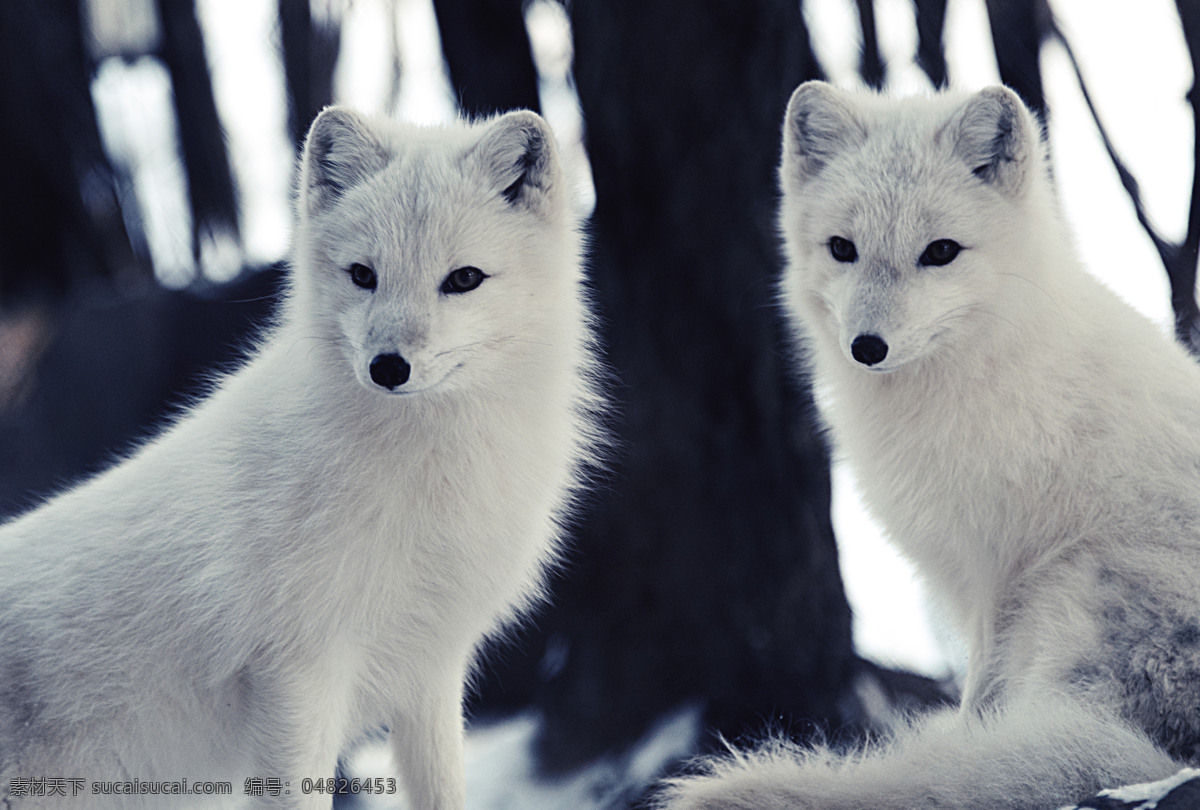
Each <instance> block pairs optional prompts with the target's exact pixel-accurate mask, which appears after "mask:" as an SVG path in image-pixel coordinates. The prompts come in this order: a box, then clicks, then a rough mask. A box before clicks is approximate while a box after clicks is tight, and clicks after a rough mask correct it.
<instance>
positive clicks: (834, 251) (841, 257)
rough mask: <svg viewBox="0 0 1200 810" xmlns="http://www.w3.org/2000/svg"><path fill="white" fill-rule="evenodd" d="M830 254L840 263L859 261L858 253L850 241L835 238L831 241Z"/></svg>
mask: <svg viewBox="0 0 1200 810" xmlns="http://www.w3.org/2000/svg"><path fill="white" fill-rule="evenodd" d="M829 254H830V255H831V256H833V258H835V259H837V260H838V261H839V262H847V263H848V262H852V261H855V260H857V259H858V251H857V250H856V249H855V247H854V243H853V242H851V241H850V240H849V239H843V238H842V237H840V236H835V237H833V238H832V239H830V240H829Z"/></svg>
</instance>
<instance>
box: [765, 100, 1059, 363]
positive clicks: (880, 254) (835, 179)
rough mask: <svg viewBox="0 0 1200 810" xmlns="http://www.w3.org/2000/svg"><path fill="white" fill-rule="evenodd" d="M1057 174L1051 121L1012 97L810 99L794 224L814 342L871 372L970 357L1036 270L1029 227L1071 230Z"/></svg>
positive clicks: (799, 141) (808, 334) (792, 172)
mask: <svg viewBox="0 0 1200 810" xmlns="http://www.w3.org/2000/svg"><path fill="white" fill-rule="evenodd" d="M1044 163H1045V158H1044V151H1043V147H1042V144H1041V140H1040V133H1039V128H1038V124H1037V121H1036V120H1035V118H1034V117H1033V115H1032V114H1031V113H1030V112H1029V111H1028V109H1027V108H1026V107H1025V105H1024V104H1022V102H1021V100H1020V99H1019V98H1018V97H1017V96H1016V94H1015V93H1013V92H1012V91H1011V90H1008V89H1006V88H1003V87H992V88H988V89H985V90H982V91H980V92H978V93H976V94H974V95H972V96H969V97H964V96H956V95H951V94H943V95H940V96H936V97H933V98H926V99H904V100H899V101H897V100H891V99H886V98H883V97H881V96H875V95H868V94H857V93H849V92H843V91H839V90H837V89H835V88H833V87H831V86H830V85H828V84H825V83H822V82H808V83H805V84H802V85H801V86H800V87H798V88H797V89H796V91H795V93H794V94H793V95H792V98H791V101H790V103H789V105H788V110H787V115H786V119H785V122H784V127H783V159H782V165H781V168H780V183H781V188H782V191H783V201H782V205H781V208H780V223H779V224H780V228H781V231H782V235H783V239H784V244H785V249H786V252H787V258H788V260H789V262H788V264H789V266H788V269H787V271H786V272H785V274H784V277H783V280H782V295H783V301H784V304H785V308H786V309H787V310H788V312H789V314H790V315H791V316H792V317H793V321H794V322H795V324H796V326H797V329H798V332H799V333H800V335H801V336H802V337H803V338H804V339H807V340H815V341H818V342H820V343H821V344H822V345H823V346H825V347H828V348H829V349H834V348H835V347H836V352H837V353H839V354H840V355H842V357H843V358H844V360H845V361H846V362H848V363H850V364H851V365H852V366H853V367H855V368H858V369H861V370H863V371H864V372H888V371H895V370H897V369H899V368H901V367H903V366H906V365H908V364H910V363H912V362H914V361H917V360H921V359H923V358H927V357H930V356H932V355H933V354H934V353H937V352H941V351H944V350H945V349H946V348H947V347H950V346H953V347H955V349H965V347H966V346H967V345H968V344H969V343H970V341H971V340H972V338H974V337H978V336H979V335H980V334H982V333H983V332H986V331H987V330H988V329H991V328H993V327H995V326H996V325H997V324H998V323H999V322H1000V321H1001V320H1003V319H1004V318H1003V317H1001V318H996V317H994V315H995V312H994V309H992V308H993V307H994V306H995V305H996V302H997V301H998V300H999V299H1001V298H1003V297H1004V296H1005V295H1006V294H1007V291H1006V289H1005V288H1006V285H1007V286H1008V287H1011V286H1013V285H1014V284H1019V283H1020V282H1019V281H1018V280H1016V275H1015V274H1019V273H1021V272H1024V268H1025V267H1027V266H1032V265H1033V264H1035V263H1034V262H1031V261H1029V260H1028V259H1027V257H1028V256H1030V255H1032V254H1031V251H1032V250H1036V249H1037V248H1036V247H1035V246H1034V245H1033V244H1032V243H1033V242H1034V241H1035V237H1033V236H1032V235H1031V230H1032V231H1037V230H1044V228H1039V227H1035V228H1033V229H1030V228H1029V227H1028V226H1029V225H1030V224H1031V223H1033V222H1035V221H1036V220H1037V219H1038V218H1045V217H1050V218H1054V217H1056V216H1057V209H1056V208H1055V206H1053V205H1052V204H1050V203H1048V199H1049V197H1048V195H1049V193H1050V192H1049V182H1048V178H1047V177H1046V174H1045V167H1044ZM1042 224H1043V225H1044V224H1045V223H1042ZM1035 283H1036V282H1035ZM814 348H815V350H816V351H817V352H820V351H822V348H821V347H814Z"/></svg>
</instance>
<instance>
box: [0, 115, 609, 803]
mask: <svg viewBox="0 0 1200 810" xmlns="http://www.w3.org/2000/svg"><path fill="white" fill-rule="evenodd" d="M297 207H298V227H297V230H296V234H295V237H294V250H293V254H294V255H293V268H292V272H291V276H290V282H289V283H290V286H289V289H288V291H287V294H286V297H285V300H284V302H283V305H282V309H281V313H280V316H279V318H278V322H277V324H276V325H275V326H274V327H273V329H272V330H271V331H270V332H269V334H268V335H267V337H266V338H265V340H264V342H263V344H262V346H261V347H260V348H259V350H257V351H256V352H255V353H254V354H253V356H252V357H251V358H250V359H249V361H248V362H247V364H246V365H245V366H244V367H243V368H242V369H240V370H239V371H237V372H236V373H234V374H232V375H231V376H229V377H227V378H226V379H224V380H223V381H221V382H219V383H218V384H217V385H216V387H215V390H214V391H213V392H212V394H211V395H210V396H209V397H207V398H206V399H205V400H204V401H202V402H201V403H199V404H198V405H197V406H195V407H194V408H192V409H191V411H190V412H189V413H186V414H185V415H184V416H183V417H182V418H180V419H179V420H178V422H177V423H176V424H175V425H174V426H173V427H171V428H170V429H168V430H167V431H166V432H165V433H164V434H163V435H161V436H160V437H158V438H156V439H154V440H152V441H150V442H148V443H146V444H145V445H144V446H142V447H141V448H140V449H138V450H136V452H134V453H133V454H132V455H131V456H130V457H129V458H128V459H127V460H125V461H123V462H122V463H119V464H117V465H116V466H114V467H113V468H112V469H110V470H108V471H107V472H105V473H104V474H102V475H100V476H98V477H96V478H94V479H93V480H90V481H88V482H86V483H84V484H82V485H81V486H78V487H76V488H74V489H71V490H69V491H67V492H65V493H63V494H61V495H59V496H58V497H56V498H54V499H52V500H50V501H49V502H48V503H46V504H45V505H43V506H41V507H40V508H38V509H36V510H34V511H33V512H31V513H29V514H27V515H24V516H22V517H19V518H17V519H16V520H14V521H13V522H10V523H8V524H7V525H5V526H3V527H2V528H0V616H2V617H3V621H0V790H4V789H7V788H9V786H10V781H11V780H12V779H19V778H39V779H40V778H45V777H78V778H81V779H84V780H87V781H88V782H100V781H101V780H134V779H137V780H141V781H142V782H147V781H149V780H180V779H187V780H189V782H191V783H193V784H194V783H196V782H198V781H200V780H229V781H232V783H233V789H234V794H235V796H239V797H241V796H243V795H244V794H243V787H244V784H245V783H244V780H245V779H247V778H253V777H257V778H260V779H279V780H283V781H284V783H285V788H286V789H285V790H284V791H274V792H275V793H279V795H275V796H272V795H271V792H270V791H269V792H267V795H266V796H264V797H263V798H261V799H258V800H257V801H258V802H260V803H261V805H262V806H267V805H270V806H280V807H296V808H299V807H329V805H330V797H329V796H328V795H322V794H320V793H311V794H306V793H305V792H304V791H303V790H302V780H304V779H306V778H311V779H314V780H315V779H319V778H325V777H332V776H333V775H334V772H335V767H336V763H337V759H338V757H339V755H340V754H341V753H343V752H345V751H346V750H347V747H348V746H349V745H350V744H351V743H352V742H353V741H354V740H355V739H356V738H357V737H359V736H360V735H362V734H364V733H365V732H369V731H371V730H373V729H376V728H378V727H380V726H385V727H387V728H388V729H389V730H390V733H391V738H392V750H393V752H394V754H395V760H396V765H397V766H398V768H399V774H400V780H399V784H400V788H401V789H402V790H403V791H405V792H406V793H407V794H408V796H409V799H410V801H411V803H412V806H413V807H414V808H429V809H432V808H437V809H438V810H451V809H452V808H460V807H462V805H463V801H464V797H463V794H464V788H463V784H464V780H463V775H462V755H461V746H462V740H461V736H462V719H461V711H462V710H461V698H462V690H463V684H464V679H465V678H466V677H468V674H469V669H470V667H471V663H472V659H473V656H474V654H475V651H476V648H477V646H478V645H479V644H480V642H481V640H482V639H483V638H484V637H485V636H487V635H489V634H492V633H495V632H497V631H498V630H500V629H501V628H502V627H503V626H504V625H505V624H506V623H507V622H509V621H511V620H513V619H514V618H515V617H517V616H518V615H519V614H520V612H521V611H522V610H523V609H525V608H527V607H528V606H529V605H530V604H531V602H532V601H534V600H536V599H538V598H539V597H540V596H541V594H542V575H543V569H544V567H545V565H546V564H547V563H548V562H550V561H552V559H553V557H554V555H555V549H556V544H557V538H558V537H559V535H560V531H561V522H562V520H563V518H564V517H565V515H566V509H567V508H568V506H569V504H570V502H571V500H572V497H573V493H574V492H575V490H576V488H577V486H578V485H579V484H580V482H581V474H582V473H583V471H584V469H585V468H586V466H587V465H588V464H589V463H590V459H591V455H592V453H593V451H594V448H595V443H594V439H595V438H596V435H597V434H596V430H595V420H594V418H593V414H594V413H595V410H594V409H595V406H596V403H597V399H596V396H595V393H594V388H593V380H594V374H593V372H594V366H593V364H594V360H593V354H592V349H591V336H590V329H589V317H588V312H587V309H586V301H585V298H584V294H583V289H582V277H581V268H580V251H581V245H580V238H581V237H580V234H579V232H578V229H577V226H578V222H577V220H576V217H575V215H574V213H573V211H574V207H573V205H572V202H571V200H570V199H569V195H568V193H567V188H566V184H565V182H564V179H563V175H562V170H561V168H560V165H559V161H558V157H557V152H556V148H555V144H554V140H553V136H552V134H551V133H550V131H549V129H548V128H547V127H546V125H545V123H544V122H543V121H542V120H541V119H540V118H539V117H538V116H536V115H535V114H533V113H529V112H515V113H509V114H507V115H504V116H501V117H498V118H495V119H492V120H490V121H485V122H480V123H476V124H473V125H468V124H458V125H455V126H451V127H444V128H429V129H424V128H416V127H410V126H405V125H401V124H398V123H393V122H390V121H384V120H374V119H367V118H363V117H361V116H359V115H357V114H355V113H352V112H350V111H348V110H344V109H338V108H331V109H329V110H326V111H325V112H324V113H322V114H321V116H319V117H318V119H317V120H316V121H315V122H314V124H313V126H312V129H311V131H310V133H309V136H308V139H307V142H306V145H305V149H304V154H303V157H302V159H301V173H300V189H299V194H298V205H297ZM84 789H85V790H87V789H88V788H87V785H86V784H85V785H84ZM69 793H70V791H68V794H69ZM102 799H104V797H103V796H89V798H88V799H87V800H85V801H86V802H87V806H89V807H99V806H119V807H122V808H130V807H138V806H142V805H139V804H138V802H139V801H144V802H146V806H153V807H162V806H165V803H166V800H165V799H164V797H162V796H157V795H156V796H143V797H139V796H137V795H133V796H129V795H122V796H115V797H109V801H110V802H114V803H113V804H109V805H104V804H103V802H102ZM8 801H9V803H10V804H11V805H12V806H24V803H25V802H29V803H31V804H33V805H34V806H38V807H41V806H48V805H50V804H52V800H49V799H45V800H34V799H22V798H20V797H18V796H16V795H12V796H9V797H8ZM181 801H182V802H183V803H184V804H187V805H188V806H193V805H195V804H196V803H197V802H198V801H200V798H198V797H195V796H189V797H182V798H181ZM227 801H229V802H235V800H233V799H229V800H227ZM61 802H62V804H63V806H70V807H74V806H77V805H78V802H79V799H73V798H71V797H70V796H69V795H68V797H67V798H63V799H61Z"/></svg>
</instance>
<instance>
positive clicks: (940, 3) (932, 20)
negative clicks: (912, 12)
mask: <svg viewBox="0 0 1200 810" xmlns="http://www.w3.org/2000/svg"><path fill="white" fill-rule="evenodd" d="M913 5H914V6H916V11H917V64H918V65H920V66H921V70H923V71H925V75H926V76H928V77H929V81H931V82H932V83H933V86H934V87H937V88H939V89H941V88H944V87H946V85H947V84H948V83H949V81H950V76H949V73H948V72H947V70H946V49H945V47H944V46H943V42H942V34H943V33H944V32H945V29H946V0H913Z"/></svg>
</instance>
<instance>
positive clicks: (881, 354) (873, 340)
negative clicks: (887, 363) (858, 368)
mask: <svg viewBox="0 0 1200 810" xmlns="http://www.w3.org/2000/svg"><path fill="white" fill-rule="evenodd" d="M887 352H888V345H887V343H886V342H884V339H883V338H881V337H880V336H879V335H859V336H858V337H856V338H855V339H854V340H853V342H851V344H850V354H852V355H853V356H854V359H855V360H857V361H858V362H860V363H862V364H863V365H864V366H873V365H875V364H876V363H882V362H883V358H885V357H887Z"/></svg>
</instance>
